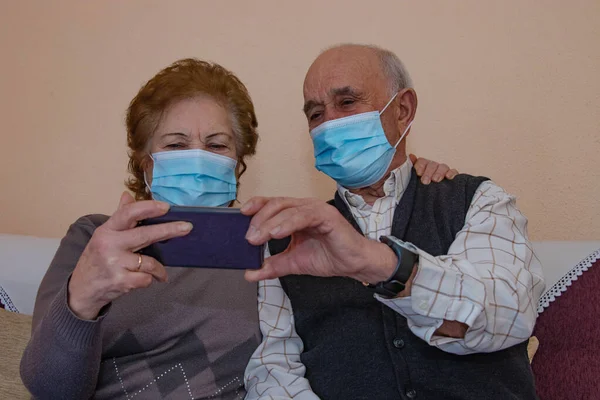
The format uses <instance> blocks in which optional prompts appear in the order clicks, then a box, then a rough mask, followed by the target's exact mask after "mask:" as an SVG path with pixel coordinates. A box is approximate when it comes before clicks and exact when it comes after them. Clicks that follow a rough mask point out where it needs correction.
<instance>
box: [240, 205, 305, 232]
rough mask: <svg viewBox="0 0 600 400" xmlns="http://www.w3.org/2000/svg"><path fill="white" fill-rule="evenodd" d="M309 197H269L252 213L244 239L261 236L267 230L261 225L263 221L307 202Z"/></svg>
mask: <svg viewBox="0 0 600 400" xmlns="http://www.w3.org/2000/svg"><path fill="white" fill-rule="evenodd" d="M310 201H311V200H310V199H298V198H293V197H271V198H269V200H268V201H267V202H265V203H263V204H262V206H261V208H260V210H259V211H258V212H256V214H254V216H253V217H252V220H251V221H250V227H249V228H248V232H247V234H246V239H249V240H250V238H253V239H258V238H259V237H261V236H265V235H267V234H268V230H266V229H265V228H263V227H262V224H263V223H264V222H265V221H268V220H269V219H271V218H272V217H273V216H275V215H277V214H278V213H280V212H281V211H283V210H285V209H289V208H294V207H299V206H301V205H304V204H307V203H309V202H310Z"/></svg>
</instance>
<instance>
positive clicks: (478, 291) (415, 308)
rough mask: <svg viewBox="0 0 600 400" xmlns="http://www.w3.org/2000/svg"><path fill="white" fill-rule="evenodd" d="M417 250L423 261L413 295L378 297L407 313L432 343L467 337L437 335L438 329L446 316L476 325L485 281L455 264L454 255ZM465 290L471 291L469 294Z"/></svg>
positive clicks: (417, 332)
mask: <svg viewBox="0 0 600 400" xmlns="http://www.w3.org/2000/svg"><path fill="white" fill-rule="evenodd" d="M417 251H418V253H419V265H418V269H417V274H416V276H415V278H414V280H413V283H412V288H411V295H410V296H407V297H397V298H392V299H386V298H383V297H381V296H379V295H375V297H376V299H377V300H379V301H380V302H381V303H383V304H385V305H387V306H388V307H390V308H391V309H393V310H394V311H396V312H397V313H399V314H401V315H402V316H404V317H405V318H406V319H407V321H408V326H409V328H410V329H411V331H412V332H413V333H414V334H415V335H417V336H418V337H420V338H421V339H423V340H425V341H426V342H427V343H429V344H431V345H438V346H439V345H442V344H445V343H450V342H455V341H460V340H463V339H456V338H448V337H443V336H434V332H435V331H436V330H437V329H438V328H439V327H440V326H441V325H442V324H443V323H444V320H449V321H458V322H462V323H464V324H466V325H467V326H469V327H471V326H473V324H474V322H475V319H476V318H477V317H478V316H479V315H480V314H481V312H482V311H483V302H484V296H485V288H484V287H483V285H482V284H481V282H479V281H477V280H475V279H473V278H471V277H468V276H466V275H464V274H460V273H459V272H458V271H457V270H456V269H455V267H454V266H453V265H452V262H453V260H452V257H451V256H441V257H433V256H432V255H430V254H428V253H426V252H424V251H422V250H419V249H417ZM457 262H460V261H457ZM464 293H469V297H466V295H464ZM478 295H481V296H483V298H478V297H480V296H478Z"/></svg>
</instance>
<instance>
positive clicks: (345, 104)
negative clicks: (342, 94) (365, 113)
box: [341, 99, 355, 106]
mask: <svg viewBox="0 0 600 400" xmlns="http://www.w3.org/2000/svg"><path fill="white" fill-rule="evenodd" d="M354 102H355V101H354V99H344V100H342V102H341V104H342V105H343V106H349V105H352V104H354Z"/></svg>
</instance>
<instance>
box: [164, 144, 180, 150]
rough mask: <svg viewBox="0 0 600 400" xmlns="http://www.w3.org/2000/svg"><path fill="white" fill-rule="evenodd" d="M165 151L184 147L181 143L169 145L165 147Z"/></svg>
mask: <svg viewBox="0 0 600 400" xmlns="http://www.w3.org/2000/svg"><path fill="white" fill-rule="evenodd" d="M165 147H166V148H167V149H180V148H182V147H184V145H183V144H182V143H171V144H168V145H166V146H165Z"/></svg>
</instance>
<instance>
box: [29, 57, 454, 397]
mask: <svg viewBox="0 0 600 400" xmlns="http://www.w3.org/2000/svg"><path fill="white" fill-rule="evenodd" d="M256 128H257V120H256V116H255V113H254V107H253V104H252V101H251V99H250V96H249V94H248V91H247V90H246V87H245V86H244V85H243V84H242V83H241V82H240V81H239V80H238V79H237V77H235V75H233V74H232V73H231V72H229V71H228V70H226V69H224V68H223V67H221V66H220V65H217V64H213V63H207V62H204V61H199V60H195V59H185V60H180V61H177V62H175V63H174V64H172V65H171V66H169V67H167V68H165V69H164V70H162V71H161V72H159V73H158V74H157V75H156V76H155V77H153V78H152V79H151V80H150V81H148V83H146V84H145V85H144V86H143V87H142V88H141V89H140V91H139V93H138V94H137V96H136V97H135V98H134V99H133V100H132V101H131V104H130V106H129V109H128V112H127V142H128V146H129V149H130V152H129V156H130V159H129V171H130V172H131V175H132V176H131V178H130V179H129V181H128V183H127V186H128V188H129V189H130V190H131V191H132V192H133V193H134V195H135V199H134V198H133V197H132V196H131V195H129V194H127V193H124V194H123V195H122V196H121V199H120V201H119V205H118V208H117V210H116V211H115V212H114V214H113V215H112V216H110V217H108V216H105V215H88V216H84V217H81V218H80V219H78V220H77V221H76V222H75V223H74V224H73V225H72V226H71V227H70V229H69V231H68V232H67V235H66V236H65V237H64V239H63V240H62V242H61V245H60V247H59V249H58V251H57V253H56V256H55V257H54V260H53V261H52V264H51V265H50V267H49V269H48V271H47V273H46V276H45V277H44V280H43V281H42V284H41V286H40V289H39V292H38V297H37V300H36V305H35V311H34V319H33V330H32V337H31V341H30V343H29V345H28V346H27V349H26V350H25V353H24V355H23V359H22V362H21V376H22V379H23V382H24V383H25V385H26V386H27V388H28V389H29V390H30V391H31V393H32V394H33V395H34V396H35V397H36V398H47V399H87V398H91V397H93V398H96V399H115V398H123V399H133V398H135V397H138V398H163V399H184V398H193V399H241V398H243V397H244V393H245V392H244V387H243V374H244V369H245V367H246V365H247V363H248V360H249V359H250V357H251V355H252V353H253V351H254V350H255V349H256V348H257V346H258V344H259V343H260V339H261V338H260V330H259V324H258V312H257V287H256V284H251V283H248V282H246V281H245V280H244V274H243V271H232V270H210V269H196V268H189V269H187V268H165V267H164V266H163V265H161V264H160V263H159V262H158V261H156V260H155V259H153V258H151V257H148V256H142V255H139V254H138V253H136V252H137V251H138V250H140V249H141V248H143V247H145V246H147V245H149V244H151V243H154V242H158V241H161V240H165V239H169V238H173V237H177V236H183V235H186V234H187V233H188V232H190V230H191V229H193V227H192V226H191V225H190V224H189V223H186V222H172V223H165V224H160V225H154V226H137V223H138V221H140V220H143V219H146V218H150V217H157V216H160V215H163V214H165V213H166V212H167V211H168V209H169V205H171V204H176V205H185V206H230V205H232V203H233V201H234V200H235V199H236V194H237V182H238V180H239V178H240V176H241V175H242V174H243V173H244V171H245V169H246V164H245V160H246V158H247V157H249V156H251V155H253V154H254V153H255V151H256V143H257V139H258V134H257V132H256ZM418 166H419V167H420V168H421V170H422V171H425V175H424V176H425V177H426V179H430V178H431V176H432V175H433V174H434V172H435V173H436V174H439V173H441V174H442V176H443V175H444V174H446V173H448V175H447V176H449V177H450V176H451V175H453V174H454V172H453V171H448V167H447V166H445V165H441V166H439V167H438V164H436V163H429V162H427V160H419V162H418ZM436 168H437V170H436ZM136 200H137V201H136ZM196 229H202V228H201V227H196ZM135 289H139V290H135Z"/></svg>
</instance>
